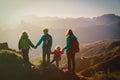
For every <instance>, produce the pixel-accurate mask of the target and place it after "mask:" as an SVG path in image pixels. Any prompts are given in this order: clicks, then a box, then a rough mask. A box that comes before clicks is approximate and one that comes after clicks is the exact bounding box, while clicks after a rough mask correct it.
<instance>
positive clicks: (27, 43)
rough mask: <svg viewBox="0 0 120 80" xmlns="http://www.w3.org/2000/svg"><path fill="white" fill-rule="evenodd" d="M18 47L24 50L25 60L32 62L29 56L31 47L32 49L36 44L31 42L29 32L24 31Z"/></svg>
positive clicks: (25, 61)
mask: <svg viewBox="0 0 120 80" xmlns="http://www.w3.org/2000/svg"><path fill="white" fill-rule="evenodd" d="M18 47H19V49H20V50H21V51H22V56H23V62H24V63H28V64H30V62H29V56H28V54H29V49H30V47H32V48H35V46H34V45H33V43H32V42H31V40H30V39H29V37H28V34H27V33H26V32H23V33H22V36H21V38H20V40H19V45H18Z"/></svg>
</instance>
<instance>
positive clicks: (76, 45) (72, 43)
mask: <svg viewBox="0 0 120 80" xmlns="http://www.w3.org/2000/svg"><path fill="white" fill-rule="evenodd" d="M70 50H71V51H73V52H75V53H78V52H79V51H80V48H79V42H78V40H77V38H76V37H70Z"/></svg>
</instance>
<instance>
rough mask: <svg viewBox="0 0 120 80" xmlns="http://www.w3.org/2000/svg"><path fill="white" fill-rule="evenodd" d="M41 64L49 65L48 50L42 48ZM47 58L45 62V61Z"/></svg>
mask: <svg viewBox="0 0 120 80" xmlns="http://www.w3.org/2000/svg"><path fill="white" fill-rule="evenodd" d="M42 56H43V64H46V63H47V64H48V63H50V48H43V54H42ZM46 56H47V60H46Z"/></svg>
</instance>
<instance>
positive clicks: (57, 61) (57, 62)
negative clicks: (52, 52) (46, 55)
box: [50, 59, 59, 67]
mask: <svg viewBox="0 0 120 80" xmlns="http://www.w3.org/2000/svg"><path fill="white" fill-rule="evenodd" d="M54 61H56V66H57V67H59V60H54V59H53V60H52V61H51V62H50V63H53V62H54Z"/></svg>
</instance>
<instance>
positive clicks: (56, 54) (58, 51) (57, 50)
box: [51, 45, 64, 67]
mask: <svg viewBox="0 0 120 80" xmlns="http://www.w3.org/2000/svg"><path fill="white" fill-rule="evenodd" d="M63 53H64V51H62V50H61V47H60V46H59V45H58V46H56V48H55V50H54V51H53V52H52V51H51V54H54V57H53V60H52V61H51V63H53V62H54V61H56V65H57V67H59V61H60V60H61V54H63Z"/></svg>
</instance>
